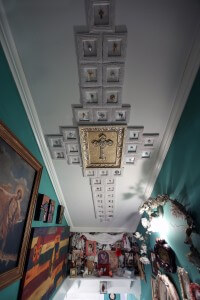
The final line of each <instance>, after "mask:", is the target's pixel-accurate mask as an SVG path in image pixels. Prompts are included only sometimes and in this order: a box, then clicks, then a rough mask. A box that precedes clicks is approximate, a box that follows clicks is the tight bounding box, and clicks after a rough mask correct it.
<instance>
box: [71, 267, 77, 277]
mask: <svg viewBox="0 0 200 300" xmlns="http://www.w3.org/2000/svg"><path fill="white" fill-rule="evenodd" d="M70 277H71V278H75V277H77V269H76V268H71V269H70Z"/></svg>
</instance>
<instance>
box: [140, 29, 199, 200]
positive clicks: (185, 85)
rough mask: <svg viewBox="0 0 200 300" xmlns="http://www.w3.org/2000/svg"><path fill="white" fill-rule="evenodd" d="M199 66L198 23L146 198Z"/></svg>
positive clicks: (168, 145) (156, 175)
mask: <svg viewBox="0 0 200 300" xmlns="http://www.w3.org/2000/svg"><path fill="white" fill-rule="evenodd" d="M199 66H200V23H199V25H198V27H197V32H196V35H195V39H194V42H193V45H192V47H191V51H190V53H189V55H188V58H187V62H186V66H185V69H184V71H183V75H182V78H181V80H180V84H179V88H178V90H177V93H176V96H175V101H174V105H173V107H172V111H171V115H170V118H169V121H168V124H167V127H166V130H165V133H164V136H163V139H162V142H161V145H160V149H159V152H158V156H157V159H156V162H155V165H154V168H153V170H152V172H151V177H150V179H149V182H148V184H147V187H146V189H145V193H144V197H145V198H146V199H147V198H149V197H150V196H151V193H152V191H153V188H154V185H155V182H156V179H157V177H158V175H159V173H160V170H161V167H162V165H163V162H164V160H165V157H166V155H167V152H168V150H169V147H170V145H171V142H172V139H173V137H174V133H175V131H176V128H177V125H178V122H179V120H180V117H181V115H182V112H183V109H184V107H185V104H186V102H187V99H188V96H189V93H190V91H191V88H192V85H193V83H194V80H195V77H196V74H197V72H198V69H199Z"/></svg>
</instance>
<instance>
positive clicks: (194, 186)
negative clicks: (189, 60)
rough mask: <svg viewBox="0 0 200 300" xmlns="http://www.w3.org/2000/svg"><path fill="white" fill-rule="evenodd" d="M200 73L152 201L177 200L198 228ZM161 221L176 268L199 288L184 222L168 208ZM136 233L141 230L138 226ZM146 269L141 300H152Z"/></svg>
mask: <svg viewBox="0 0 200 300" xmlns="http://www.w3.org/2000/svg"><path fill="white" fill-rule="evenodd" d="M199 99H200V71H199V73H198V74H197V76H196V80H195V82H194V84H193V87H192V90H191V92H190V95H189V98H188V101H187V104H186V106H185V109H184V111H183V114H182V116H181V119H180V122H179V124H178V127H177V129H176V132H175V135H174V138H173V141H172V144H171V146H170V149H169V151H168V154H167V156H166V159H165V161H164V164H163V166H162V169H161V171H160V174H159V176H158V178H157V181H156V184H155V186H154V190H153V193H152V196H153V197H156V196H157V195H158V194H168V195H169V196H170V198H171V199H177V200H178V201H179V202H180V203H181V204H183V205H184V206H185V207H186V209H187V211H189V212H190V214H191V215H192V216H193V218H194V220H195V221H196V224H197V226H198V228H200V218H199V211H200V200H199V199H200V184H199V183H200V157H199V153H200V152H199V151H200V117H199V112H200V101H199ZM164 219H165V220H166V222H167V224H168V232H166V233H165V239H166V241H167V242H168V243H169V245H170V246H171V247H172V249H173V250H174V251H175V254H176V260H177V265H178V266H182V267H184V268H185V269H186V270H187V271H188V273H189V277H190V279H191V281H192V282H197V283H199V284H200V274H199V273H198V272H197V269H196V268H195V267H194V266H193V265H192V264H191V263H190V262H189V261H188V259H187V257H186V254H187V253H188V252H190V251H189V247H188V246H187V245H185V244H184V238H185V233H184V222H183V220H180V219H176V218H174V217H172V215H171V212H170V206H169V205H166V207H165V209H164ZM138 230H141V225H140V226H139V228H138ZM157 236H159V235H158V234H156V233H155V234H153V235H152V236H151V239H150V248H153V247H154V244H155V238H156V237H157ZM194 241H195V246H196V247H197V248H198V249H200V237H198V236H195V235H194ZM145 269H146V276H147V283H145V282H142V296H141V300H147V299H148V300H149V299H151V287H150V277H151V267H150V266H148V267H146V268H145ZM167 275H169V277H170V278H171V280H172V281H173V282H174V284H175V285H176V288H177V290H178V292H179V296H180V286H179V282H178V277H177V274H167Z"/></svg>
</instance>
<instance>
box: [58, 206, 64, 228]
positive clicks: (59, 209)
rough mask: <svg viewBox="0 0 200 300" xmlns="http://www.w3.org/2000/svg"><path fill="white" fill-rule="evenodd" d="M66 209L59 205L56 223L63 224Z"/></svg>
mask: <svg viewBox="0 0 200 300" xmlns="http://www.w3.org/2000/svg"><path fill="white" fill-rule="evenodd" d="M64 209H65V208H64V206H62V205H58V208H57V216H56V224H62V219H63V215H64Z"/></svg>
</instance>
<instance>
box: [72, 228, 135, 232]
mask: <svg viewBox="0 0 200 300" xmlns="http://www.w3.org/2000/svg"><path fill="white" fill-rule="evenodd" d="M70 231H71V232H109V233H110V232H113V233H116V232H133V231H131V230H130V228H123V227H118V228H116V227H71V228H70Z"/></svg>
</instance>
